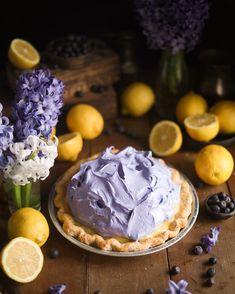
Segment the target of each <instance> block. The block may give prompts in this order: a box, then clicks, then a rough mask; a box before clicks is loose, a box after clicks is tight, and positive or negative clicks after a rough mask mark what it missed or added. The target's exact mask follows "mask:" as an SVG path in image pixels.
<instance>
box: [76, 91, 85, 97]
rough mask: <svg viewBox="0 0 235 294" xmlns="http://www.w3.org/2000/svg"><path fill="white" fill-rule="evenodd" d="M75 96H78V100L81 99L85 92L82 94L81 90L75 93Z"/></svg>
mask: <svg viewBox="0 0 235 294" xmlns="http://www.w3.org/2000/svg"><path fill="white" fill-rule="evenodd" d="M74 96H76V97H77V98H80V97H82V96H84V92H82V91H81V90H78V91H76V92H75V93H74Z"/></svg>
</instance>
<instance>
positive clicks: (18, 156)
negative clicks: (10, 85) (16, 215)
mask: <svg viewBox="0 0 235 294" xmlns="http://www.w3.org/2000/svg"><path fill="white" fill-rule="evenodd" d="M63 90H64V85H63V83H62V81H60V80H58V79H56V78H55V77H53V76H52V75H51V73H50V71H49V70H44V69H36V70H33V71H30V72H25V73H23V74H22V75H21V76H20V77H19V79H18V81H17V86H16V96H15V102H14V105H13V111H12V112H13V113H12V117H13V124H10V122H9V119H8V118H7V117H5V116H2V109H3V107H2V105H1V103H0V170H1V173H2V175H3V177H4V179H5V181H6V187H7V190H8V191H10V193H11V194H12V195H13V196H12V201H14V205H15V207H16V208H21V207H24V206H30V205H31V204H32V203H34V205H35V207H36V204H35V201H33V200H32V199H31V195H33V194H31V191H32V188H33V184H32V183H33V182H34V183H36V182H37V181H38V180H44V179H45V178H46V177H47V176H48V175H49V170H50V168H51V167H52V166H53V165H54V161H55V158H56V157H57V145H58V139H57V138H56V136H54V138H53V139H51V138H50V135H51V133H52V128H53V127H55V126H56V124H57V122H58V116H59V114H60V109H61V107H62V106H63V102H62V94H63ZM31 200H32V201H31ZM37 207H39V206H37ZM10 211H11V209H10Z"/></svg>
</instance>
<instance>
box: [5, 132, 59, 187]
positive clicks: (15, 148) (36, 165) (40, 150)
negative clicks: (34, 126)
mask: <svg viewBox="0 0 235 294" xmlns="http://www.w3.org/2000/svg"><path fill="white" fill-rule="evenodd" d="M57 145H58V139H57V138H56V137H55V136H54V140H49V141H47V142H46V141H44V140H42V139H40V138H39V137H37V136H33V135H30V136H29V137H28V138H27V139H26V140H25V141H24V142H18V143H12V144H11V145H10V151H11V154H12V155H11V157H12V159H10V160H9V164H8V165H7V166H6V168H5V169H4V171H3V172H4V177H5V178H6V179H9V178H10V179H11V180H12V181H13V183H14V184H15V185H25V184H28V183H29V182H32V181H33V182H36V181H37V180H44V179H45V178H46V177H48V175H49V170H50V168H51V167H52V166H53V165H54V162H55V158H56V157H57Z"/></svg>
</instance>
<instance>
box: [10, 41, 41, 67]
mask: <svg viewBox="0 0 235 294" xmlns="http://www.w3.org/2000/svg"><path fill="white" fill-rule="evenodd" d="M8 58H9V60H10V62H11V63H12V64H13V65H14V66H15V67H17V68H19V69H31V68H33V67H35V66H36V65H37V64H38V63H39V62H40V55H39V53H38V51H37V49H35V48H34V47H33V45H32V44H31V43H29V42H28V41H25V40H23V39H13V40H12V41H11V44H10V46H9V50H8Z"/></svg>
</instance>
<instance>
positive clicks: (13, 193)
mask: <svg viewBox="0 0 235 294" xmlns="http://www.w3.org/2000/svg"><path fill="white" fill-rule="evenodd" d="M4 191H5V193H6V197H7V202H8V208H9V211H10V213H13V212H15V211H16V210H17V209H19V208H22V207H32V208H35V209H37V210H40V209H41V197H40V181H36V182H29V183H28V184H26V185H15V184H14V183H13V182H12V180H10V179H7V180H4Z"/></svg>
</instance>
